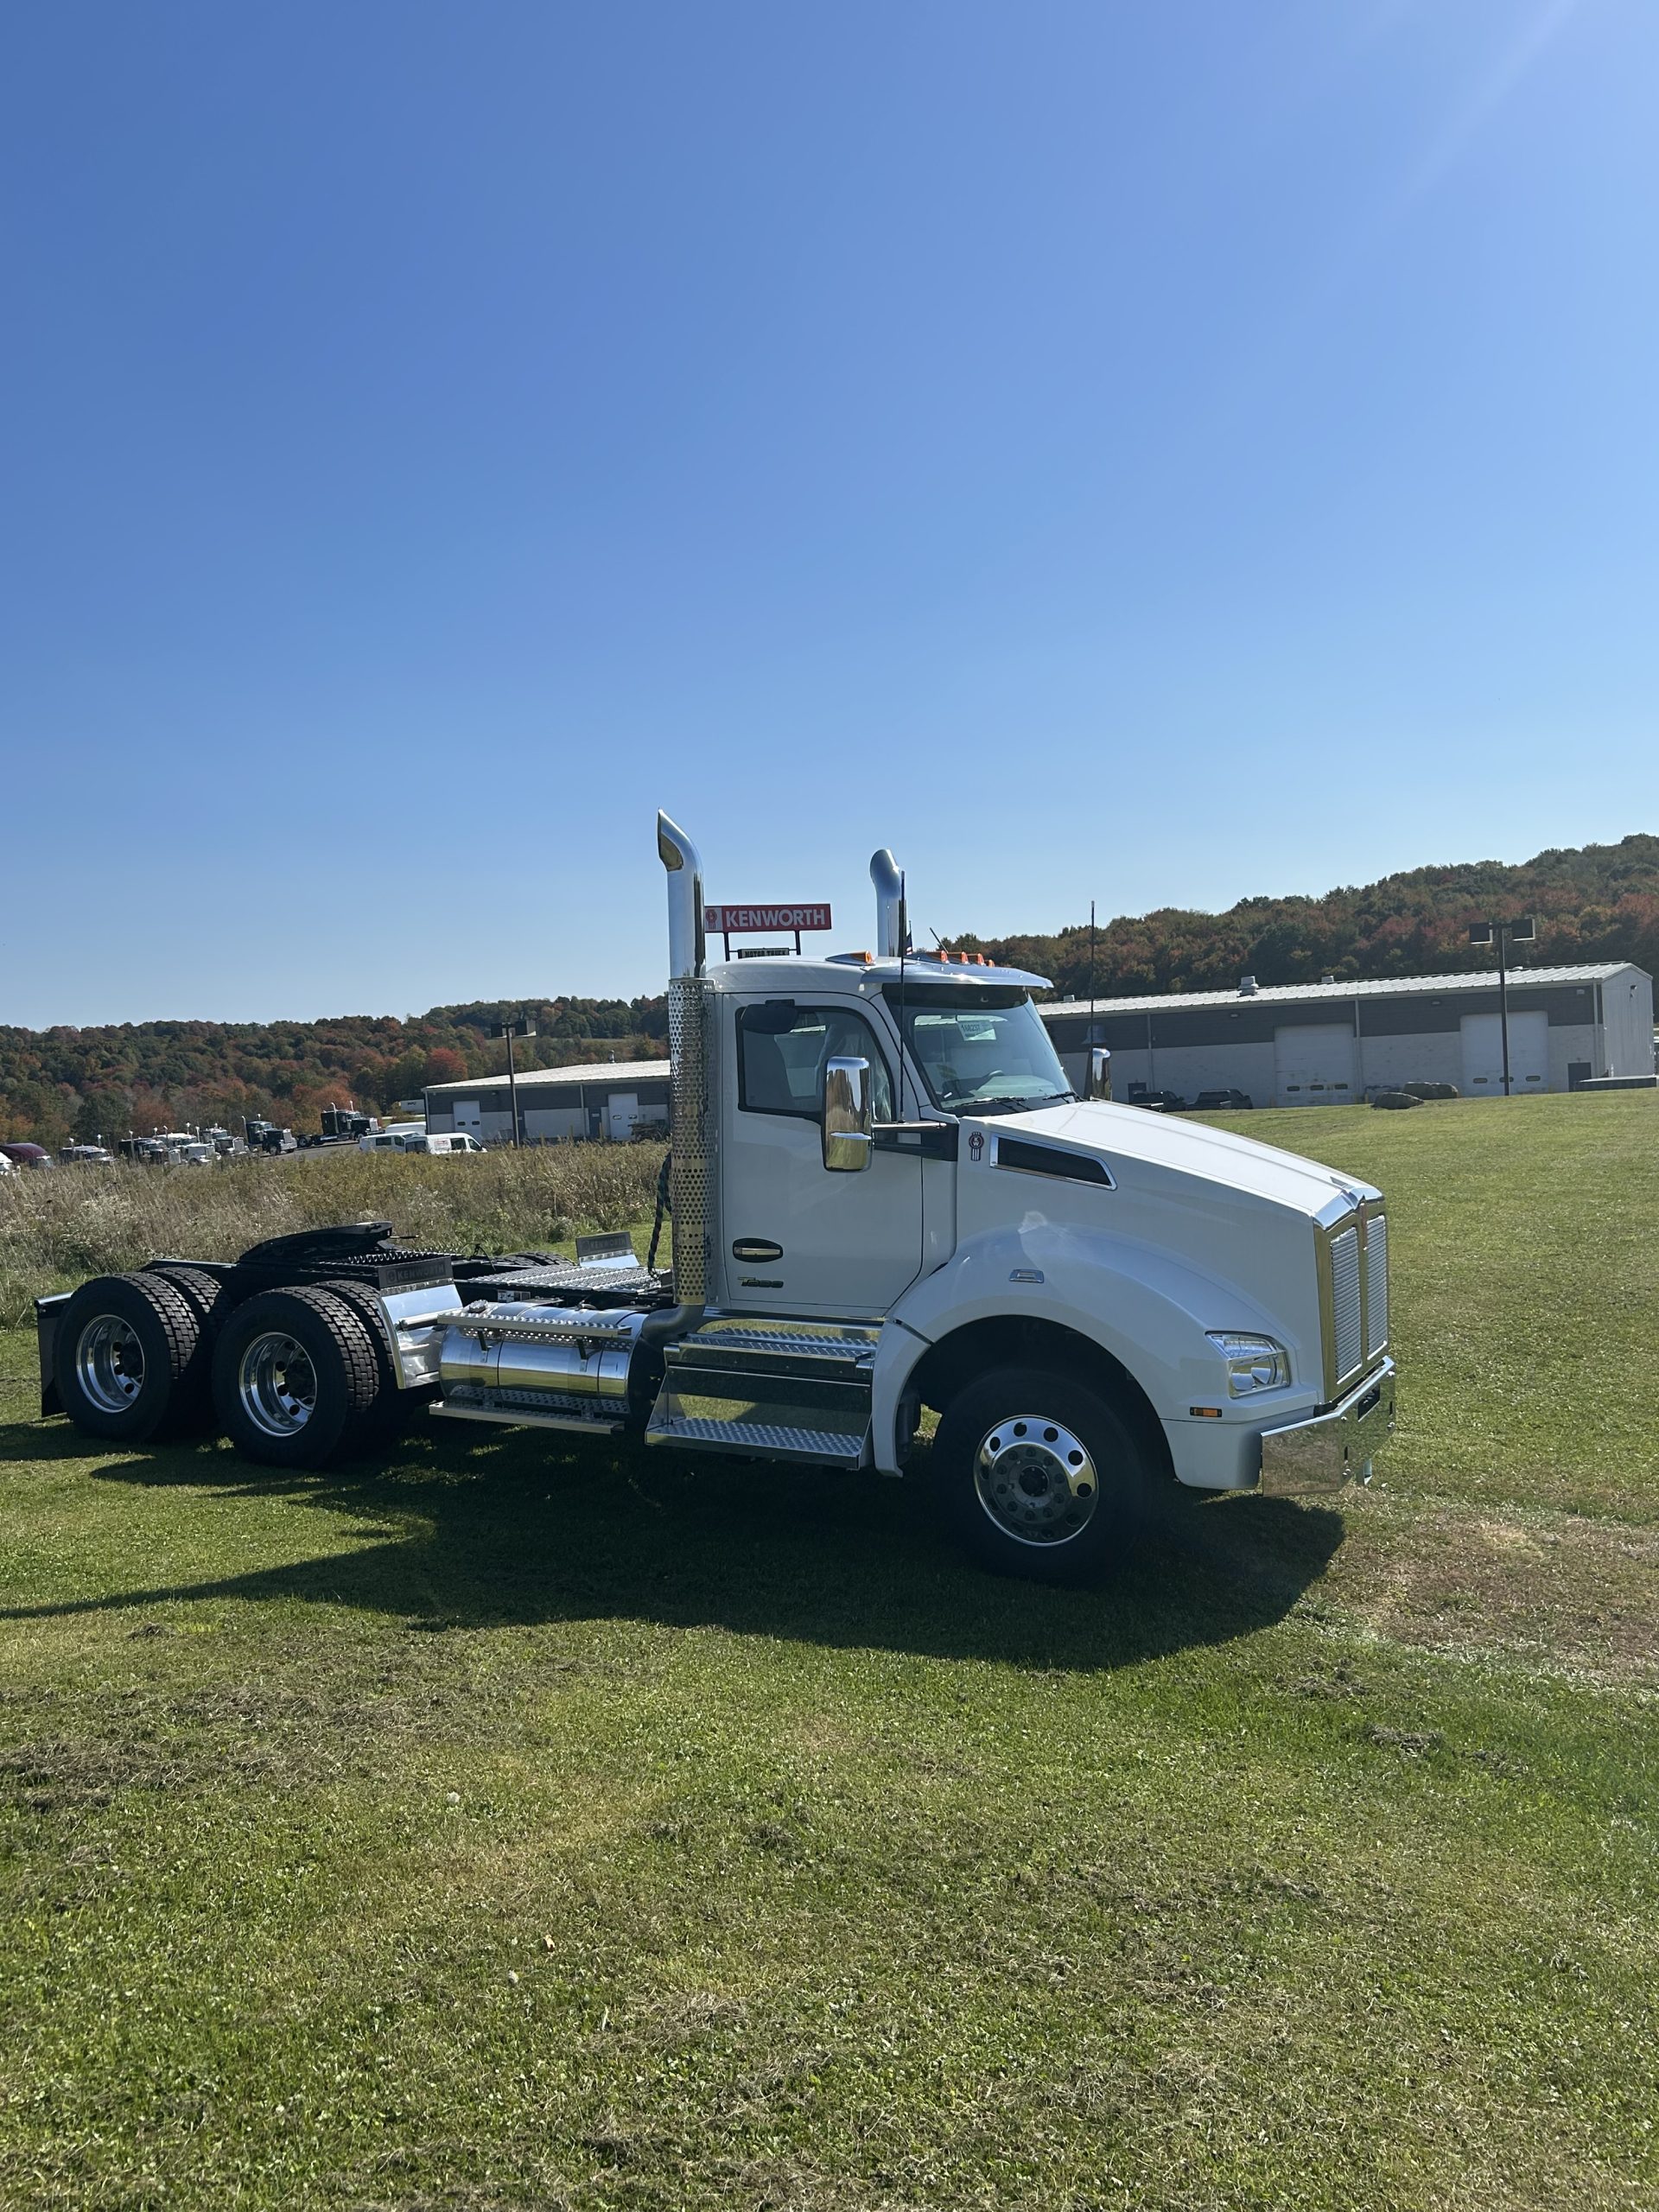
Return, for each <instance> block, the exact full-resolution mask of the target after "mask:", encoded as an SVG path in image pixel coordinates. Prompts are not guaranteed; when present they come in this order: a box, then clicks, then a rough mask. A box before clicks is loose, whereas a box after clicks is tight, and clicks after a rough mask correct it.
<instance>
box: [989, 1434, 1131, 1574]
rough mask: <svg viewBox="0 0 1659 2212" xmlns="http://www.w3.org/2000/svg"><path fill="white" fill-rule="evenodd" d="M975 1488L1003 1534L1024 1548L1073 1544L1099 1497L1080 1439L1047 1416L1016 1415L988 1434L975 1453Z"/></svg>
mask: <svg viewBox="0 0 1659 2212" xmlns="http://www.w3.org/2000/svg"><path fill="white" fill-rule="evenodd" d="M974 1487H975V1489H976V1491H978V1493H979V1502H980V1503H981V1504H982V1506H983V1507H984V1509H985V1510H986V1512H987V1513H988V1514H989V1516H990V1517H991V1519H992V1520H993V1521H994V1522H995V1523H996V1525H997V1527H998V1528H999V1529H1001V1532H1002V1534H1003V1535H1005V1536H1012V1537H1013V1538H1014V1541H1015V1542H1016V1543H1021V1544H1064V1543H1069V1542H1070V1541H1071V1538H1072V1537H1073V1536H1076V1535H1080V1534H1081V1533H1082V1531H1083V1530H1084V1529H1086V1528H1087V1527H1088V1525H1089V1523H1090V1521H1091V1520H1092V1519H1093V1518H1094V1512H1095V1508H1096V1504H1097V1503H1098V1502H1099V1498H1100V1478H1099V1477H1098V1475H1097V1474H1096V1471H1095V1463H1094V1461H1093V1460H1092V1459H1090V1456H1089V1452H1088V1449H1087V1447H1086V1446H1084V1443H1083V1440H1082V1439H1081V1438H1079V1437H1077V1436H1074V1435H1073V1434H1072V1433H1071V1430H1070V1429H1069V1428H1067V1427H1065V1424H1064V1423H1063V1422H1061V1421H1051V1420H1050V1419H1049V1418H1048V1416H1047V1415H1046V1414H1014V1415H1013V1416H1011V1418H1010V1419H1008V1420H1007V1421H999V1422H998V1423H997V1425H996V1427H995V1428H992V1429H988V1430H987V1431H986V1433H985V1435H984V1437H983V1438H982V1440H981V1443H980V1446H979V1449H978V1451H977V1452H975V1454H974Z"/></svg>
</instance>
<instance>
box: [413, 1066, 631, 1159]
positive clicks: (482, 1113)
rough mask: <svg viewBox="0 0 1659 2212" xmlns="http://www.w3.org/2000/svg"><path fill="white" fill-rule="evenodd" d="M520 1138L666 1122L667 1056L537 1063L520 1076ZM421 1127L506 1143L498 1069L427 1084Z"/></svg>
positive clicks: (505, 1107)
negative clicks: (539, 1065)
mask: <svg viewBox="0 0 1659 2212" xmlns="http://www.w3.org/2000/svg"><path fill="white" fill-rule="evenodd" d="M518 1116H519V1121H520V1123H521V1125H522V1129H523V1135H524V1141H525V1142H526V1143H529V1144H548V1143H552V1142H555V1141H557V1140H558V1139H559V1138H561V1137H563V1138H572V1137H609V1138H611V1139H613V1140H614V1141H619V1142H624V1141H626V1140H627V1139H628V1138H629V1137H631V1136H632V1135H633V1133H634V1129H635V1128H636V1127H637V1126H638V1125H639V1123H640V1122H658V1123H661V1124H662V1125H663V1126H664V1127H666V1125H667V1122H668V1062H667V1061H666V1060H601V1061H600V1062H599V1063H597V1064H596V1065H590V1066H587V1067H569V1068H537V1069H532V1070H530V1071H527V1072H526V1073H524V1074H523V1075H521V1076H520V1077H518ZM426 1126H427V1128H429V1130H431V1131H434V1132H435V1133H439V1134H442V1133H443V1132H445V1131H450V1130H456V1129H462V1130H465V1131H466V1132H467V1135H469V1136H474V1137H476V1138H477V1139H478V1141H479V1142H480V1144H483V1145H491V1144H511V1143H512V1109H511V1107H510V1106H509V1103H508V1095H507V1078H506V1077H505V1076H504V1075H486V1076H474V1077H473V1078H472V1080H471V1081H470V1082H467V1083H435V1084H429V1085H428V1086H427V1091H426Z"/></svg>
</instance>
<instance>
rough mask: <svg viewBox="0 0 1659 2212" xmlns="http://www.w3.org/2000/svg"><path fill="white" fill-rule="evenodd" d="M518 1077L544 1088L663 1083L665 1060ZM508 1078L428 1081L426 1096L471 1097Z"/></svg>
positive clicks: (524, 1071) (532, 1071)
mask: <svg viewBox="0 0 1659 2212" xmlns="http://www.w3.org/2000/svg"><path fill="white" fill-rule="evenodd" d="M518 1081H519V1084H520V1085H521V1086H524V1087H525V1088H528V1087H529V1086H530V1085H531V1084H535V1086H536V1087H537V1090H545V1089H546V1087H547V1086H548V1084H554V1083H558V1084H571V1083H666V1082H667V1081H668V1062H667V1061H666V1060H596V1061H594V1062H593V1063H592V1064H591V1065H588V1066H586V1067H571V1068H520V1069H519V1071H518ZM506 1087H507V1078H506V1077H505V1076H504V1075H475V1076H473V1077H469V1078H468V1080H467V1082H465V1083H429V1084H427V1086H426V1095H427V1096H428V1097H429V1098H450V1097H454V1098H470V1097H471V1096H472V1095H473V1093H474V1091H475V1090H505V1089H506Z"/></svg>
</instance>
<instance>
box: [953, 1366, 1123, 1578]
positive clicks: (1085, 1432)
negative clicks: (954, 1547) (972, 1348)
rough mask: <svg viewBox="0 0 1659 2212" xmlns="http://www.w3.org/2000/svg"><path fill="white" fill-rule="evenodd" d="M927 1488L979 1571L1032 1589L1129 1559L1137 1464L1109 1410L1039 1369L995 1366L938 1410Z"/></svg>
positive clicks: (1068, 1380)
mask: <svg viewBox="0 0 1659 2212" xmlns="http://www.w3.org/2000/svg"><path fill="white" fill-rule="evenodd" d="M933 1471H934V1482H935V1485H936V1488H937V1491H938V1501H939V1505H940V1509H941V1510H942V1512H943V1514H944V1519H945V1521H946V1522H947V1524H948V1525H949V1526H950V1529H951V1531H952V1533H953V1534H954V1535H955V1536H956V1537H957V1541H959V1542H960V1543H961V1544H962V1545H963V1548H965V1549H966V1550H967V1551H968V1552H969V1554H971V1555H972V1557H974V1558H975V1559H976V1560H978V1561H979V1563H980V1564H981V1566H982V1567H988V1568H989V1569H990V1570H991V1571H992V1573H996V1574H1014V1575H1020V1576H1022V1577H1024V1578H1026V1579H1027V1580H1031V1581H1035V1582H1051V1583H1066V1584H1088V1583H1094V1582H1098V1581H1100V1580H1103V1578H1104V1577H1105V1576H1106V1575H1108V1574H1109V1573H1112V1572H1113V1570H1114V1569H1115V1568H1116V1567H1120V1566H1121V1565H1122V1563H1123V1562H1124V1561H1125V1560H1127V1559H1128V1557H1129V1555H1130V1554H1131V1553H1132V1552H1133V1551H1134V1549H1135V1543H1136V1541H1137V1539H1138V1537H1139V1535H1140V1530H1141V1522H1142V1520H1143V1518H1144V1516H1145V1511H1146V1503H1147V1489H1148V1470H1147V1460H1146V1455H1145V1453H1144V1452H1143V1451H1142V1449H1141V1446H1140V1444H1139V1443H1138V1442H1137V1440H1136V1439H1135V1434H1134V1433H1133V1431H1132V1430H1131V1428H1130V1427H1129V1426H1128V1423H1127V1422H1126V1421H1124V1420H1123V1418H1122V1415H1121V1414H1119V1413H1118V1411H1117V1409H1116V1407H1115V1406H1113V1405H1112V1403H1111V1402H1110V1401H1109V1399H1107V1398H1106V1397H1104V1396H1103V1395H1102V1394H1101V1393H1100V1392H1099V1391H1097V1390H1096V1389H1092V1388H1090V1385H1089V1384H1087V1383H1079V1382H1077V1381H1074V1380H1073V1379H1072V1377H1071V1376H1067V1375H1063V1374H1061V1373H1059V1372H1058V1370H1055V1369H1052V1368H1046V1367H1002V1368H997V1369H995V1370H993V1371H992V1372H991V1373H990V1374H988V1375H986V1376H982V1377H981V1378H980V1379H979V1380H978V1381H977V1382H974V1383H969V1384H968V1385H967V1386H966V1388H965V1389H962V1390H960V1391H959V1392H958V1393H957V1395H956V1396H955V1397H954V1398H953V1399H952V1400H951V1401H950V1404H949V1405H948V1406H946V1408H944V1414H943V1417H942V1418H941V1420H940V1422H939V1427H938V1434H937V1435H936V1436H935V1438H934V1440H933Z"/></svg>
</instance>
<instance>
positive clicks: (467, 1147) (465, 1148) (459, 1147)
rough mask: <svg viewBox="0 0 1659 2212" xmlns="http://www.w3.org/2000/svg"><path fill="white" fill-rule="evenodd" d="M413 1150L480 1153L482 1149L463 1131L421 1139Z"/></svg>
mask: <svg viewBox="0 0 1659 2212" xmlns="http://www.w3.org/2000/svg"><path fill="white" fill-rule="evenodd" d="M414 1149H416V1150H418V1151H421V1152H482V1151H483V1149H484V1147H483V1146H482V1145H481V1144H480V1142H479V1141H478V1139H477V1138H476V1137H469V1136H468V1135H467V1133H466V1131H465V1130H464V1129H458V1130H457V1131H456V1132H455V1134H454V1136H429V1137H423V1138H422V1139H421V1141H420V1143H419V1145H418V1146H417V1147H414Z"/></svg>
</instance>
